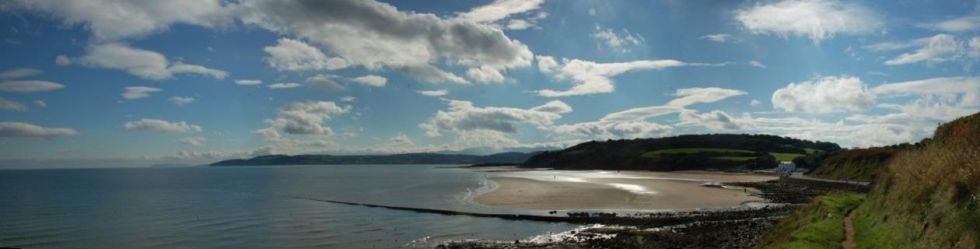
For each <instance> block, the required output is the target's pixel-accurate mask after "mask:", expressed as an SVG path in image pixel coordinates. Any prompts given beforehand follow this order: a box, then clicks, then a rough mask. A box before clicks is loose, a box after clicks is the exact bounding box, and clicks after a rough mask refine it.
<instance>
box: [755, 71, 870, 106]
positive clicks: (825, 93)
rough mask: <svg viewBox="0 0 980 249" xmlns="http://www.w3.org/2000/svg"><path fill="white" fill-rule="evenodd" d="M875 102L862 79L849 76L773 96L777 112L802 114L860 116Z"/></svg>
mask: <svg viewBox="0 0 980 249" xmlns="http://www.w3.org/2000/svg"><path fill="white" fill-rule="evenodd" d="M874 102H875V96H874V94H872V93H871V91H869V90H868V89H867V87H865V85H864V83H863V82H861V79H859V78H857V77H853V76H846V75H842V76H828V77H822V78H819V79H815V80H810V81H803V82H799V83H790V84H789V85H787V86H786V87H784V88H780V89H778V90H776V91H775V92H773V94H772V104H773V106H774V107H775V108H777V109H782V110H785V111H788V112H800V113H838V112H860V111H864V110H867V109H868V108H870V107H871V106H872V105H873V104H874Z"/></svg>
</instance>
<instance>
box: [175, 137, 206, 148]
mask: <svg viewBox="0 0 980 249" xmlns="http://www.w3.org/2000/svg"><path fill="white" fill-rule="evenodd" d="M177 141H178V142H180V143H182V144H186V145H193V146H201V145H202V144H204V142H206V141H208V140H207V139H205V138H204V137H185V138H181V139H178V140H177Z"/></svg>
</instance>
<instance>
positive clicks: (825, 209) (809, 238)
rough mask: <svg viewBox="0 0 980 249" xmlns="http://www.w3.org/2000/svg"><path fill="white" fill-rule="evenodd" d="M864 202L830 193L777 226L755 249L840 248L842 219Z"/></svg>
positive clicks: (857, 197) (851, 196)
mask: <svg viewBox="0 0 980 249" xmlns="http://www.w3.org/2000/svg"><path fill="white" fill-rule="evenodd" d="M863 200H864V196H863V195H861V194H854V193H833V194H829V195H824V196H820V197H817V198H816V199H814V200H813V201H812V202H811V203H810V205H809V206H807V207H805V208H802V209H800V210H797V211H796V212H795V213H793V214H792V215H790V216H789V217H786V218H784V219H783V220H781V221H780V222H779V223H776V225H775V226H773V227H772V228H771V229H770V232H769V233H767V234H765V235H764V236H762V238H760V239H759V242H758V244H756V246H755V247H756V248H813V249H819V248H840V245H841V241H843V240H844V220H843V218H844V217H845V216H846V215H847V214H848V213H849V212H850V211H851V210H853V209H854V208H856V207H857V206H858V205H859V204H861V202H862V201H863Z"/></svg>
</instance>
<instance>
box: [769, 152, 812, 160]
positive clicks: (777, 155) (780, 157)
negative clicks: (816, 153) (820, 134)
mask: <svg viewBox="0 0 980 249" xmlns="http://www.w3.org/2000/svg"><path fill="white" fill-rule="evenodd" d="M807 151H810V149H807ZM769 155H772V156H773V157H775V158H776V161H780V162H782V161H793V158H797V157H801V156H804V155H803V154H796V153H776V152H769Z"/></svg>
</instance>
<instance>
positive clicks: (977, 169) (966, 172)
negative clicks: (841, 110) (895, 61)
mask: <svg viewBox="0 0 980 249" xmlns="http://www.w3.org/2000/svg"><path fill="white" fill-rule="evenodd" d="M848 153H850V152H848ZM855 153H857V154H856V155H861V156H868V155H871V156H868V157H865V158H884V157H885V156H883V155H888V154H891V155H888V159H884V160H881V161H883V163H881V166H879V169H877V170H876V171H877V173H876V176H875V178H874V179H875V181H874V182H875V185H874V187H873V189H872V190H871V192H870V193H868V195H867V197H866V198H863V199H864V200H863V201H860V199H862V198H857V197H848V195H840V194H838V195H828V196H823V197H818V198H817V199H816V201H814V203H813V204H812V205H811V206H810V207H807V208H805V209H803V210H801V211H799V212H798V213H796V214H794V215H792V216H790V217H789V218H787V219H785V220H783V221H781V222H780V223H779V224H777V225H776V226H775V227H774V228H773V229H771V230H769V232H768V233H767V234H766V235H764V236H763V239H762V240H761V243H760V244H758V245H757V247H759V248H837V247H839V246H840V242H841V241H842V240H843V237H841V236H840V235H841V234H842V233H841V232H840V229H842V228H843V227H844V226H843V225H842V224H843V216H841V215H840V214H841V212H839V211H840V210H843V209H846V208H850V207H854V208H853V212H854V214H853V220H852V222H853V230H854V237H853V242H854V245H855V246H856V248H978V247H980V234H978V232H980V198H978V196H980V113H977V114H973V115H970V116H966V117H962V118H959V119H957V120H954V121H952V122H949V123H946V124H943V125H941V126H939V127H938V128H937V129H936V131H935V133H934V135H933V138H932V139H929V140H925V141H923V142H921V143H918V144H916V145H902V146H892V147H891V148H879V149H874V150H865V151H862V152H855ZM856 155H851V156H841V158H848V157H850V158H851V161H860V160H853V158H860V157H859V156H856ZM826 160H830V159H826ZM845 161H846V160H845ZM825 165H827V164H825ZM827 172H851V173H848V174H853V175H854V176H866V175H865V173H864V172H860V171H854V170H850V169H844V167H836V168H834V170H828V171H827ZM855 201H856V202H858V203H859V204H858V205H855V204H854V202H855ZM834 207H837V208H834ZM824 215H826V216H825V217H826V218H821V217H822V216H824ZM811 231H812V232H811Z"/></svg>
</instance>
